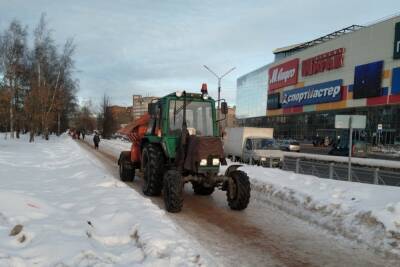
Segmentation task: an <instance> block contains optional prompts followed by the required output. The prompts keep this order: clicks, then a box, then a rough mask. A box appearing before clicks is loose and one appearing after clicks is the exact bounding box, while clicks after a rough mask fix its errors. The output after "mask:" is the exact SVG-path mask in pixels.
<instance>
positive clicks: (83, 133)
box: [82, 130, 86, 140]
mask: <svg viewBox="0 0 400 267" xmlns="http://www.w3.org/2000/svg"><path fill="white" fill-rule="evenodd" d="M85 134H86V133H85V130H82V140H85Z"/></svg>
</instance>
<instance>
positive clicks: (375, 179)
mask: <svg viewBox="0 0 400 267" xmlns="http://www.w3.org/2000/svg"><path fill="white" fill-rule="evenodd" d="M374 184H379V168H376V169H375V170H374Z"/></svg>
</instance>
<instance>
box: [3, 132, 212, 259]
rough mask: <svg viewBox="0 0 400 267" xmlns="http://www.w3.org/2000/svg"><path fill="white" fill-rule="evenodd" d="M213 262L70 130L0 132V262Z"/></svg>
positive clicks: (162, 212) (161, 211)
mask: <svg viewBox="0 0 400 267" xmlns="http://www.w3.org/2000/svg"><path fill="white" fill-rule="evenodd" d="M23 139H26V137H23ZM16 225H21V226H22V230H21V229H18V227H15V226H16ZM13 229H14V230H13ZM16 229H17V230H16ZM12 230H13V232H14V233H13V235H10V232H11V231H12ZM213 264H214V263H213V261H212V260H211V258H210V256H209V255H208V254H207V253H206V252H205V250H204V249H203V248H202V247H200V245H199V244H197V243H195V242H194V241H190V240H189V238H188V237H187V236H186V235H185V234H184V233H183V232H182V230H181V229H179V228H178V227H177V226H176V225H175V224H174V223H173V222H172V221H171V220H170V219H169V218H168V217H167V216H166V215H165V212H164V211H163V210H160V209H159V208H158V207H156V206H155V205H154V204H153V203H152V202H151V200H150V199H146V198H143V197H142V196H140V195H139V194H138V193H136V192H135V191H134V190H132V189H131V188H129V187H127V186H126V185H125V184H124V183H121V182H119V181H117V180H116V179H115V178H114V177H112V176H110V175H108V174H107V171H106V170H105V169H103V167H102V165H101V163H100V162H98V161H97V160H96V159H93V158H92V157H91V156H90V155H89V154H88V153H87V152H86V151H85V150H83V149H81V148H80V147H79V146H78V145H77V144H76V143H75V142H74V141H73V140H71V139H70V138H69V137H67V136H64V137H60V138H55V137H54V138H51V140H50V141H48V142H46V141H43V140H41V139H38V140H37V141H36V142H35V143H32V144H30V143H28V142H27V140H4V138H0V266H136V265H140V266H142V265H144V266H199V265H213Z"/></svg>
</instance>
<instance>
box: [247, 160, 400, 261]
mask: <svg viewBox="0 0 400 267" xmlns="http://www.w3.org/2000/svg"><path fill="white" fill-rule="evenodd" d="M241 170H243V171H245V172H247V174H248V175H249V177H250V179H251V183H252V190H253V192H257V193H258V196H257V198H259V199H261V200H263V201H266V202H268V203H270V204H273V205H275V206H277V207H279V208H281V209H283V210H285V211H286V212H288V213H290V214H293V215H295V216H297V217H300V218H302V219H305V220H307V221H310V222H312V223H315V224H318V225H320V226H322V227H324V228H326V229H329V230H330V231H333V232H336V233H338V234H340V235H343V236H346V237H348V238H350V239H355V240H358V241H361V242H364V243H367V244H368V245H369V246H371V247H374V248H376V249H378V250H381V251H387V252H391V253H394V254H400V188H399V187H391V186H379V185H371V184H361V183H352V182H345V181H338V180H329V179H321V178H318V177H315V176H310V175H302V174H296V173H292V172H287V171H282V170H280V169H269V168H263V167H258V166H249V165H244V166H243V167H241Z"/></svg>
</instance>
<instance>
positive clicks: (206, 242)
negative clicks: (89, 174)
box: [79, 142, 396, 266]
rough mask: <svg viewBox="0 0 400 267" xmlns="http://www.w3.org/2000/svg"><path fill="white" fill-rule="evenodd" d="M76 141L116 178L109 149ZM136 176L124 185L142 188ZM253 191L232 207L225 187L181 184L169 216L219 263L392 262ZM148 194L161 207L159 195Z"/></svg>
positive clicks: (310, 264)
mask: <svg viewBox="0 0 400 267" xmlns="http://www.w3.org/2000/svg"><path fill="white" fill-rule="evenodd" d="M79 143H80V145H81V146H82V147H83V148H84V149H86V150H87V151H89V152H90V153H92V154H93V156H94V157H96V158H97V159H98V160H100V161H101V162H102V163H103V164H104V166H105V168H106V170H107V171H109V172H110V174H112V175H113V176H114V177H115V178H116V179H119V178H118V168H117V165H116V157H115V156H113V155H112V153H109V152H107V151H106V150H105V149H104V148H102V147H100V151H94V150H93V149H92V148H91V147H90V146H89V145H87V143H83V142H79ZM138 176H140V175H138V174H137V176H136V177H135V181H133V182H129V183H127V185H129V186H130V187H131V188H132V189H133V190H136V191H137V192H138V193H140V194H142V191H141V184H142V180H141V179H140V177H138ZM257 195H258V193H257V192H252V197H251V201H250V204H249V207H248V208H247V209H246V210H244V211H241V212H236V211H231V210H230V209H229V208H228V206H227V203H226V196H225V193H224V192H222V191H216V192H215V193H214V194H213V195H212V196H206V197H204V196H194V195H193V192H192V190H191V188H190V187H189V186H188V185H186V186H185V195H184V206H183V210H182V212H180V213H178V214H170V213H168V216H169V218H170V219H171V220H173V221H174V222H175V223H176V225H177V226H178V227H180V228H181V229H183V230H184V231H185V232H186V233H187V234H188V235H189V236H190V237H191V238H193V239H194V240H196V241H197V242H198V243H200V244H201V245H202V246H203V247H204V248H206V250H207V251H209V253H210V254H211V255H212V256H213V257H214V258H216V259H218V262H219V263H221V264H222V265H223V266H395V264H396V262H395V261H394V260H393V259H392V260H389V259H387V258H385V256H384V255H380V254H376V253H375V252H374V251H373V250H371V249H368V248H366V247H364V246H363V245H360V244H357V243H354V242H350V241H347V240H344V239H343V238H340V237H335V236H333V235H331V234H330V233H329V232H327V231H325V230H322V229H319V228H318V227H317V226H315V225H312V224H308V223H307V222H304V221H302V220H300V219H298V218H295V217H292V216H291V215H288V214H286V213H285V212H283V211H281V210H279V209H277V208H275V207H273V206H270V205H268V204H267V203H265V202H263V201H261V198H258V197H257ZM143 197H146V198H147V196H143ZM150 199H151V200H152V202H153V203H154V204H155V205H157V206H159V207H160V209H164V204H163V201H162V198H160V197H153V198H150Z"/></svg>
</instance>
